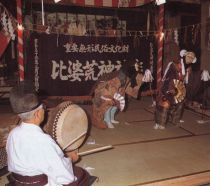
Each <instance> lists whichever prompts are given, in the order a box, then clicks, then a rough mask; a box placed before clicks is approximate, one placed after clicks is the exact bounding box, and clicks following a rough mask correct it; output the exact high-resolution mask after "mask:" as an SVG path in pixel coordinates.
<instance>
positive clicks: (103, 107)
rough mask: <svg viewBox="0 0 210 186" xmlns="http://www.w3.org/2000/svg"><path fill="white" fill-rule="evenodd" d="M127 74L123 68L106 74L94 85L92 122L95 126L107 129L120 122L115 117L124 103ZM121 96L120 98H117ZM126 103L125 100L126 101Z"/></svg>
mask: <svg viewBox="0 0 210 186" xmlns="http://www.w3.org/2000/svg"><path fill="white" fill-rule="evenodd" d="M125 83H126V75H125V74H124V72H123V71H122V70H120V71H114V72H112V73H109V74H104V75H103V76H102V77H101V78H100V79H99V80H98V81H97V83H96V86H95V87H94V96H93V113H92V123H93V125H94V126H95V127H97V128H101V129H105V128H107V127H108V128H114V126H113V124H116V123H119V122H118V121H116V120H115V119H114V117H115V113H116V112H117V110H118V109H121V108H122V107H123V105H120V100H119V99H122V101H121V104H123V100H124V95H125V90H124V85H125ZM116 98H119V99H116ZM124 104H125V102H124Z"/></svg>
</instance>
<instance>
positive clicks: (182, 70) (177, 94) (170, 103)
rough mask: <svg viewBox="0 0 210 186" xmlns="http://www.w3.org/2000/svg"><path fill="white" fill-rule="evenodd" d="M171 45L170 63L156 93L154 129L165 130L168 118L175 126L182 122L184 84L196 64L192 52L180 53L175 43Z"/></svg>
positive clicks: (184, 51)
mask: <svg viewBox="0 0 210 186" xmlns="http://www.w3.org/2000/svg"><path fill="white" fill-rule="evenodd" d="M172 45H173V51H172V52H171V62H169V64H168V65H167V67H166V70H165V72H164V75H163V78H162V81H161V85H160V89H159V90H158V91H157V97H156V110H155V126H154V129H165V127H166V124H167V122H168V120H169V117H171V121H172V122H173V123H174V124H175V125H178V124H180V121H181V122H182V120H181V117H182V114H183V110H184V101H185V96H186V88H185V83H187V82H188V81H187V79H188V75H189V74H188V71H189V69H190V65H191V64H192V63H195V62H196V57H195V54H194V53H193V52H188V51H186V50H182V51H181V52H180V51H179V47H178V46H177V45H176V44H175V43H172Z"/></svg>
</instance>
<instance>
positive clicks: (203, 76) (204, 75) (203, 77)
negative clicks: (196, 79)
mask: <svg viewBox="0 0 210 186" xmlns="http://www.w3.org/2000/svg"><path fill="white" fill-rule="evenodd" d="M201 80H203V81H209V80H210V75H209V72H208V70H203V72H202V74H201Z"/></svg>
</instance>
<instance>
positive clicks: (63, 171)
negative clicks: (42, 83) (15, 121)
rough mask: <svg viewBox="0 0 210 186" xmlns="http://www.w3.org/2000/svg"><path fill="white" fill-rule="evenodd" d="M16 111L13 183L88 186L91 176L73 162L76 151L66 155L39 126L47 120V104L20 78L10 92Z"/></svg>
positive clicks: (10, 151) (11, 153)
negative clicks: (45, 109)
mask: <svg viewBox="0 0 210 186" xmlns="http://www.w3.org/2000/svg"><path fill="white" fill-rule="evenodd" d="M10 103H11V106H12V109H13V111H14V112H15V113H16V114H18V116H19V117H20V118H21V123H20V124H19V125H18V126H16V127H15V128H14V129H13V130H12V131H11V132H10V133H9V136H8V139H7V144H6V150H7V155H8V170H9V171H10V172H11V176H10V178H11V179H10V181H11V182H10V184H11V185H15V186H19V185H30V186H43V185H48V186H52V185H53V186H58V185H59V186H60V185H68V186H76V185H79V186H89V185H91V183H90V182H91V180H92V177H91V176H90V175H89V174H88V173H87V172H86V171H85V170H84V169H82V168H80V167H76V166H74V165H73V163H72V162H75V161H77V160H78V155H77V154H76V153H67V154H66V156H65V155H64V153H63V151H62V150H61V148H60V147H59V146H58V145H57V144H56V142H55V141H54V140H53V139H52V138H51V136H50V135H48V134H45V133H44V132H43V131H42V129H41V128H40V124H41V123H42V122H43V120H44V115H45V111H44V105H43V104H41V103H40V102H39V100H38V97H37V95H36V93H35V91H33V88H32V86H30V85H29V84H27V83H26V82H21V83H20V84H19V85H18V86H16V87H14V88H13V89H12V90H11V92H10Z"/></svg>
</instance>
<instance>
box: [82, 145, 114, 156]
mask: <svg viewBox="0 0 210 186" xmlns="http://www.w3.org/2000/svg"><path fill="white" fill-rule="evenodd" d="M112 148H113V146H112V145H107V146H103V147H98V148H95V149H91V150H87V151H83V152H79V153H78V155H79V156H84V155H88V154H92V153H94V152H99V151H102V150H107V149H112Z"/></svg>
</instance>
